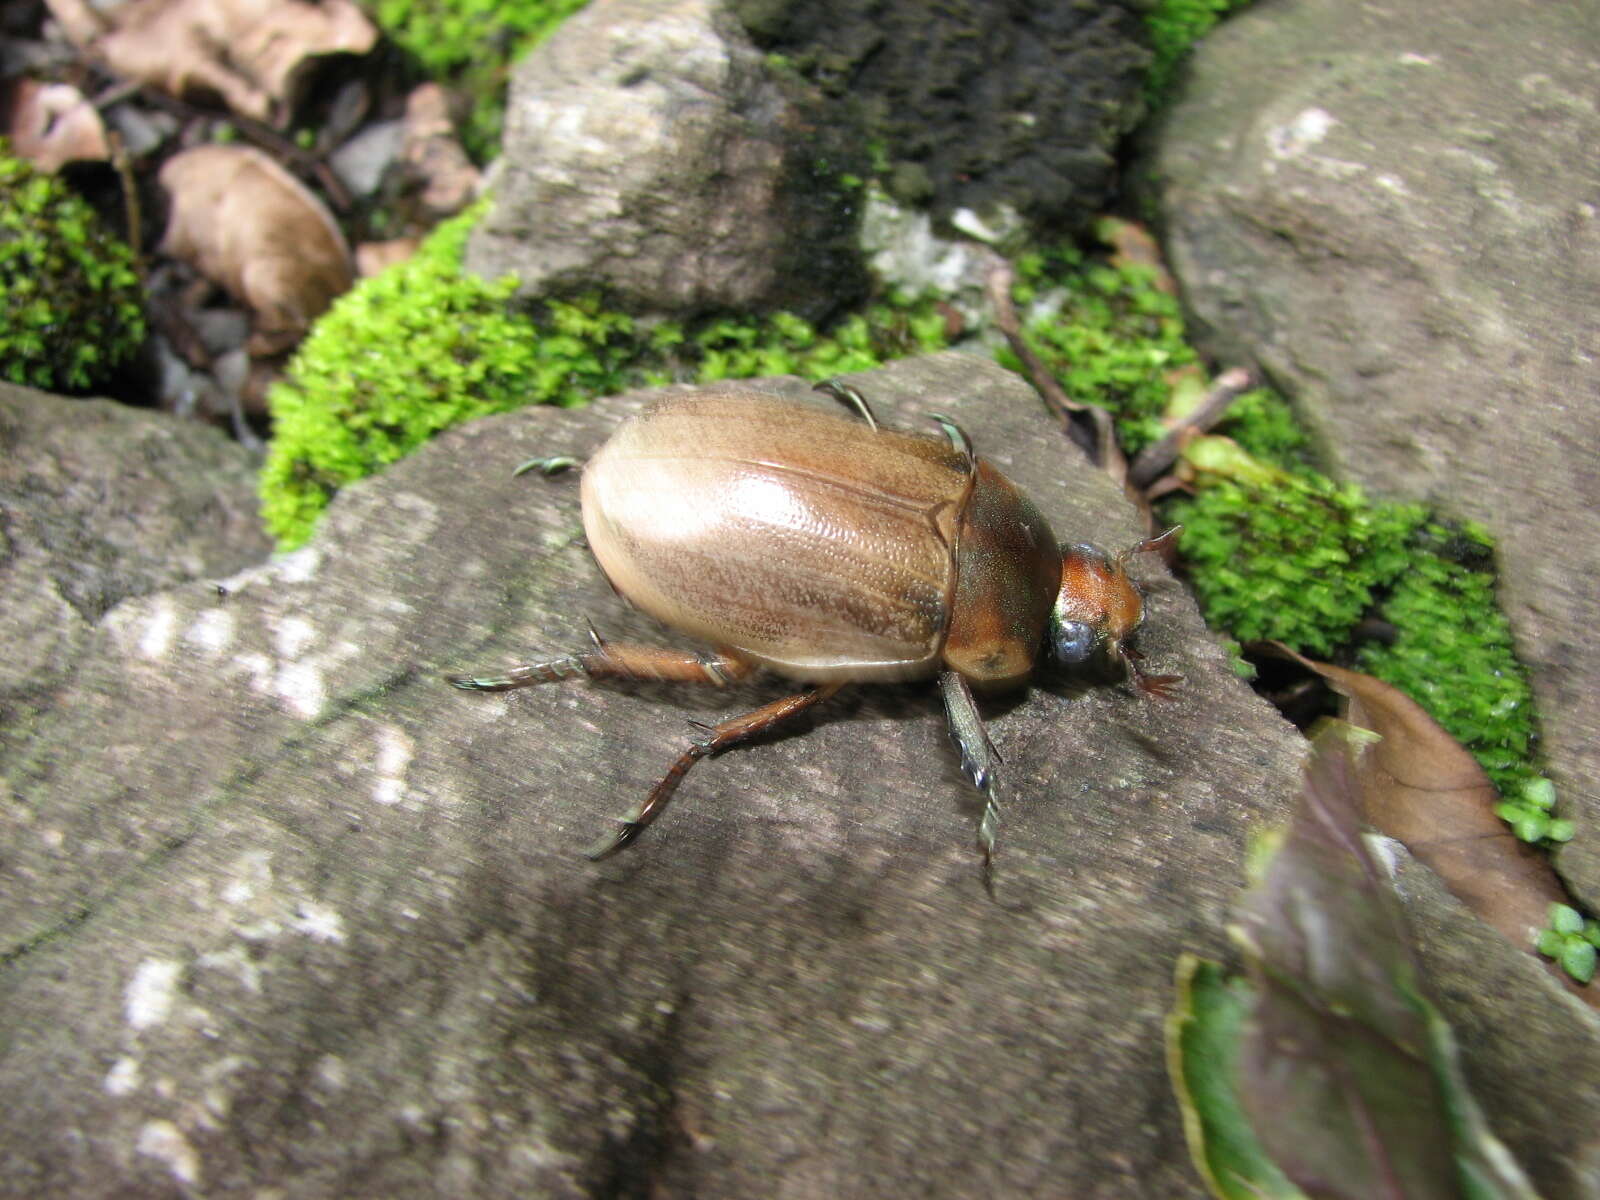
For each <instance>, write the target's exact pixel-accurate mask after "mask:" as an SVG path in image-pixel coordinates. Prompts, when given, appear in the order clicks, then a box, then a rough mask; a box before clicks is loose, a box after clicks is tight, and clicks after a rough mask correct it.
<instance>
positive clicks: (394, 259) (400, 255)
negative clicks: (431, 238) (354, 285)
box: [356, 237, 422, 279]
mask: <svg viewBox="0 0 1600 1200" xmlns="http://www.w3.org/2000/svg"><path fill="white" fill-rule="evenodd" d="M420 245H422V239H421V238H419V237H403V238H391V239H390V240H389V241H387V242H362V243H361V244H360V245H358V246H357V247H356V273H357V274H358V275H360V276H361V278H363V279H370V278H372V277H373V276H374V275H378V274H381V273H382V272H384V271H387V270H388V269H389V268H390V267H392V266H394V264H395V263H399V262H405V261H406V259H408V258H410V257H411V256H412V255H413V254H415V253H416V252H417V247H418V246H420Z"/></svg>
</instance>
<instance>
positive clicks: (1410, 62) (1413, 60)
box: [1400, 50, 1439, 67]
mask: <svg viewBox="0 0 1600 1200" xmlns="http://www.w3.org/2000/svg"><path fill="white" fill-rule="evenodd" d="M1400 61H1401V62H1403V63H1405V64H1406V65H1407V66H1412V67H1431V66H1433V65H1434V63H1436V62H1438V61H1439V60H1438V59H1436V58H1434V57H1433V56H1432V55H1431V54H1418V53H1417V52H1416V51H1415V50H1407V51H1406V52H1405V53H1404V54H1402V55H1401V56H1400Z"/></svg>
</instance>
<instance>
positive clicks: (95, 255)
mask: <svg viewBox="0 0 1600 1200" xmlns="http://www.w3.org/2000/svg"><path fill="white" fill-rule="evenodd" d="M141 300H142V293H141V289H140V284H139V274H138V272H137V271H136V270H135V269H134V260H133V251H132V250H130V249H129V248H128V246H127V244H126V243H124V242H123V241H121V240H120V239H118V238H117V237H116V236H115V235H114V234H112V232H111V231H110V230H109V229H107V228H106V227H105V225H104V223H103V222H102V221H101V220H100V219H99V218H98V217H97V216H96V215H95V212H94V210H93V209H92V208H90V207H89V205H88V204H87V203H86V202H85V201H84V200H83V199H82V198H81V197H79V196H77V195H76V194H75V193H73V192H72V191H71V190H70V189H69V188H68V187H67V186H66V185H65V184H64V183H62V182H61V181H60V180H59V179H57V178H55V177H54V176H52V175H46V174H43V173H41V172H39V171H37V170H35V169H34V168H33V167H32V166H30V165H29V164H28V163H26V162H23V161H22V160H21V159H19V158H15V157H13V156H11V155H10V154H8V153H6V151H5V147H4V143H0V374H3V375H4V376H5V378H7V379H9V380H11V381H12V382H13V383H23V384H31V385H32V386H34V387H40V388H50V389H55V390H66V389H71V390H84V389H88V388H91V387H94V386H95V385H96V384H99V383H103V382H104V381H105V380H106V379H107V377H108V376H109V375H110V373H111V371H112V370H113V369H114V368H115V367H116V366H117V364H118V363H120V362H122V361H123V360H124V359H126V358H128V357H129V356H130V355H131V354H133V353H134V351H136V350H137V349H138V348H139V345H140V343H142V342H143V341H144V330H145V325H144V310H143V308H142V306H141Z"/></svg>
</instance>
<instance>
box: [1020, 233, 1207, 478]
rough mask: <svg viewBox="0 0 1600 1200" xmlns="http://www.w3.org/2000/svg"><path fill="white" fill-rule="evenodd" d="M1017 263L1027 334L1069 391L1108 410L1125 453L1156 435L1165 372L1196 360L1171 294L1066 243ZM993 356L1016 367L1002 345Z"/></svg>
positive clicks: (1149, 276) (1148, 272) (1141, 271)
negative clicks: (1027, 314)
mask: <svg viewBox="0 0 1600 1200" xmlns="http://www.w3.org/2000/svg"><path fill="white" fill-rule="evenodd" d="M1016 268H1017V279H1018V283H1017V287H1016V289H1015V297H1016V300H1017V303H1018V305H1019V307H1020V308H1023V309H1024V310H1026V309H1027V308H1028V307H1030V306H1031V307H1033V308H1034V309H1035V313H1034V315H1033V316H1032V317H1031V318H1029V319H1028V321H1027V323H1026V328H1025V330H1024V333H1025V336H1026V337H1027V339H1028V343H1029V345H1031V346H1032V347H1033V349H1034V351H1035V352H1036V353H1037V354H1038V355H1039V356H1040V357H1041V358H1042V359H1043V360H1044V363H1045V365H1046V366H1047V367H1048V368H1049V369H1050V372H1051V374H1052V375H1054V376H1055V378H1056V379H1057V380H1059V381H1060V382H1061V384H1062V386H1063V387H1064V388H1065V389H1066V391H1067V394H1068V395H1069V396H1071V397H1072V398H1073V399H1074V400H1078V401H1081V402H1083V403H1086V404H1097V405H1100V406H1101V407H1102V408H1106V409H1109V410H1110V411H1111V412H1112V414H1113V415H1114V416H1115V417H1116V424H1117V436H1118V440H1119V441H1121V442H1122V444H1123V446H1124V447H1125V448H1126V449H1127V451H1128V452H1129V453H1130V454H1131V453H1135V452H1137V451H1138V450H1140V449H1141V448H1143V447H1144V446H1146V445H1148V444H1149V443H1151V442H1153V441H1155V440H1156V439H1157V438H1159V437H1160V436H1161V434H1162V429H1161V416H1162V414H1163V413H1164V412H1165V411H1166V407H1167V403H1168V401H1169V399H1170V398H1171V395H1172V384H1171V381H1170V377H1171V376H1172V374H1173V373H1174V372H1176V371H1178V370H1180V369H1181V368H1186V367H1189V368H1192V367H1194V366H1196V365H1197V364H1198V363H1199V355H1197V354H1196V353H1195V351H1194V349H1193V348H1192V347H1191V346H1190V345H1189V344H1188V343H1187V342H1186V341H1185V340H1184V336H1183V317H1182V315H1181V313H1180V310H1179V308H1178V302H1177V300H1176V298H1174V297H1173V296H1170V295H1168V294H1167V293H1165V292H1163V291H1161V290H1159V289H1158V288H1157V287H1155V278H1156V275H1155V272H1154V271H1153V270H1152V269H1151V268H1149V267H1143V266H1123V267H1113V266H1109V265H1105V264H1099V263H1093V262H1089V261H1087V260H1086V259H1085V258H1084V256H1083V255H1082V254H1081V253H1080V252H1079V251H1077V250H1075V249H1072V248H1059V249H1053V250H1046V251H1035V252H1031V253H1027V254H1023V255H1020V256H1019V257H1018V258H1017V261H1016ZM998 357H999V360H1000V362H1001V363H1002V364H1003V365H1004V366H1007V367H1010V368H1011V369H1012V370H1019V369H1020V368H1021V363H1020V362H1018V361H1017V359H1016V357H1015V356H1014V355H1013V354H1012V353H1011V352H1010V351H1009V350H1007V351H1004V352H1002V353H1001V354H1000V355H999V356H998Z"/></svg>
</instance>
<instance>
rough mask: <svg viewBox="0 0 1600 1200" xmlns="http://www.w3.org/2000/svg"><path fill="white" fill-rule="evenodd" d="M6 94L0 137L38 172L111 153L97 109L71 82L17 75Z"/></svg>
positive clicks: (96, 160)
mask: <svg viewBox="0 0 1600 1200" xmlns="http://www.w3.org/2000/svg"><path fill="white" fill-rule="evenodd" d="M10 99H11V103H10V105H9V108H10V117H9V119H8V121H7V122H6V136H7V137H8V138H10V140H11V149H12V152H13V153H15V154H16V155H17V156H18V157H20V158H25V159H27V160H28V161H29V162H31V163H33V164H34V166H36V167H38V168H39V169H40V170H41V171H59V170H60V169H61V168H62V167H64V166H65V165H66V164H67V163H69V162H104V161H105V160H106V159H108V158H110V157H111V146H110V143H109V142H108V141H107V140H106V127H105V123H104V122H103V121H101V119H100V113H99V112H98V111H97V110H96V109H95V107H94V105H92V104H90V103H89V101H88V99H86V98H85V96H84V94H83V93H82V92H80V91H79V90H78V89H77V88H75V87H73V86H72V85H71V84H66V83H40V82H39V81H38V80H36V79H19V80H18V81H17V82H16V84H15V86H14V87H13V89H12V91H11V98H10Z"/></svg>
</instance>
